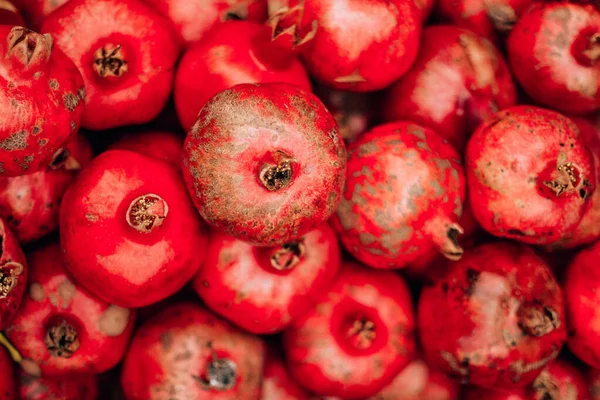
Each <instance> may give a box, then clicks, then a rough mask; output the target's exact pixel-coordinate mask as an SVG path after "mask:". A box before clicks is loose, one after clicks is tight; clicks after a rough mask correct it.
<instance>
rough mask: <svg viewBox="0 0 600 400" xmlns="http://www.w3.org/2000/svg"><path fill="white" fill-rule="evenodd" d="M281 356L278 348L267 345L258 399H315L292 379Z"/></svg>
mask: <svg viewBox="0 0 600 400" xmlns="http://www.w3.org/2000/svg"><path fill="white" fill-rule="evenodd" d="M281 357H282V356H281V355H280V354H279V350H278V349H275V348H273V347H272V346H271V347H269V350H268V352H267V359H266V361H265V373H264V377H263V382H262V391H261V395H260V400H311V399H313V400H315V399H314V398H313V397H312V396H311V395H310V394H309V393H308V392H307V391H305V390H304V389H303V388H302V387H301V386H300V385H298V383H297V382H296V381H294V380H293V379H292V377H291V376H290V374H289V373H288V371H287V368H286V367H285V364H284V362H283V360H282V358H281Z"/></svg>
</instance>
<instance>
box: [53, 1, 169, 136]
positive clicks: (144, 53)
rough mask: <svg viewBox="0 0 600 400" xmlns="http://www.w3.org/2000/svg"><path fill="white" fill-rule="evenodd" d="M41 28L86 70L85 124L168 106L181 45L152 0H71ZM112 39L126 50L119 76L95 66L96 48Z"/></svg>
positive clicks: (112, 123)
mask: <svg viewBox="0 0 600 400" xmlns="http://www.w3.org/2000/svg"><path fill="white" fill-rule="evenodd" d="M42 31H43V32H47V33H50V34H52V37H53V39H54V41H55V44H56V46H57V47H60V48H61V49H62V50H63V51H64V52H65V53H66V54H67V56H69V58H71V60H73V62H75V64H76V65H77V67H78V68H79V71H80V72H81V74H82V75H83V79H84V81H85V88H86V92H87V98H86V101H85V105H86V106H85V112H84V114H83V120H82V126H83V127H85V128H87V129H92V130H103V129H108V128H114V127H118V126H123V125H133V124H143V123H146V122H149V121H151V120H153V119H154V118H155V117H156V116H157V115H158V114H159V113H160V111H161V110H162V109H163V107H164V105H165V104H166V102H167V100H168V98H169V95H170V92H171V89H172V81H173V74H174V68H175V62H176V61H177V57H178V55H179V46H178V43H177V39H176V37H175V33H174V32H173V28H172V26H171V24H170V23H169V21H168V20H167V19H166V18H164V17H162V16H161V15H159V14H157V13H156V12H155V11H154V10H153V9H151V8H150V7H149V6H147V5H145V4H144V3H142V2H141V1H138V0H71V1H69V2H68V3H67V4H66V5H65V6H64V7H60V8H59V9H57V10H56V11H55V12H53V13H52V14H51V15H50V16H48V18H46V20H45V21H44V25H43V27H42ZM73 32H78V34H77V35H73ZM113 42H114V43H113ZM108 43H112V44H115V45H121V46H122V49H123V50H124V52H125V53H126V54H127V55H126V56H125V59H126V60H127V61H128V64H127V65H128V70H127V71H126V72H124V73H123V75H121V76H120V77H114V76H106V77H104V78H101V77H100V76H99V74H98V73H97V72H96V71H95V69H94V53H95V52H96V50H98V49H99V48H101V47H102V46H104V45H106V44H108Z"/></svg>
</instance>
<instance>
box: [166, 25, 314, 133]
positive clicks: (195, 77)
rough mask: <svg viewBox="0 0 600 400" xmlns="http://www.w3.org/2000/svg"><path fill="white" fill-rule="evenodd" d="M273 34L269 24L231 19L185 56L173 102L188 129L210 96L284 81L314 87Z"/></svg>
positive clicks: (300, 65)
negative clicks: (242, 85) (245, 85)
mask: <svg viewBox="0 0 600 400" xmlns="http://www.w3.org/2000/svg"><path fill="white" fill-rule="evenodd" d="M269 35H270V28H269V27H268V26H263V25H259V24H255V23H252V22H247V21H230V22H227V23H224V24H219V25H218V26H217V27H215V28H214V29H213V30H212V31H211V32H210V34H208V35H207V36H206V37H205V38H204V39H203V40H202V41H200V42H199V43H198V44H197V45H196V46H194V47H192V48H191V49H189V50H188V51H187V52H186V53H185V54H184V56H183V58H182V59H181V62H180V64H179V67H178V69H177V74H176V76H175V106H176V108H177V115H178V116H179V120H180V121H181V125H182V126H183V127H184V129H185V130H186V131H189V130H190V129H191V128H192V126H193V125H194V123H195V122H196V120H197V118H198V113H199V112H200V109H202V107H203V106H204V105H205V104H206V102H207V101H208V100H210V98H211V97H213V96H214V95H215V94H217V93H219V92H222V91H223V90H225V89H229V88H230V87H232V86H234V85H237V84H240V83H266V82H283V83H289V84H292V85H297V86H299V87H301V88H303V89H305V90H307V91H310V90H311V85H310V81H309V79H308V75H307V73H306V70H305V68H304V66H303V65H302V64H301V63H300V61H299V60H297V59H296V58H295V57H294V54H293V52H292V50H291V49H286V48H283V49H281V48H277V45H278V44H277V42H276V41H275V40H276V39H275V38H274V37H273V38H269V37H268V36H269ZM282 60H285V61H282Z"/></svg>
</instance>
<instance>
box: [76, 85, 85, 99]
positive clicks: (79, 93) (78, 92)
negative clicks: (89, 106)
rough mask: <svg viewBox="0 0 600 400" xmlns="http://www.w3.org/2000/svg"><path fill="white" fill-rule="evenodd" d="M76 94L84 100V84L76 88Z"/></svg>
mask: <svg viewBox="0 0 600 400" xmlns="http://www.w3.org/2000/svg"><path fill="white" fill-rule="evenodd" d="M77 95H78V96H79V98H80V99H81V100H82V101H84V100H85V86H82V87H80V88H79V89H78V90H77Z"/></svg>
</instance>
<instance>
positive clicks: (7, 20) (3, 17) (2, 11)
mask: <svg viewBox="0 0 600 400" xmlns="http://www.w3.org/2000/svg"><path fill="white" fill-rule="evenodd" d="M0 25H10V26H25V21H23V17H21V14H20V13H19V10H18V9H17V7H15V5H14V4H13V2H12V1H9V0H1V1H0ZM0 393H1V392H0Z"/></svg>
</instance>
